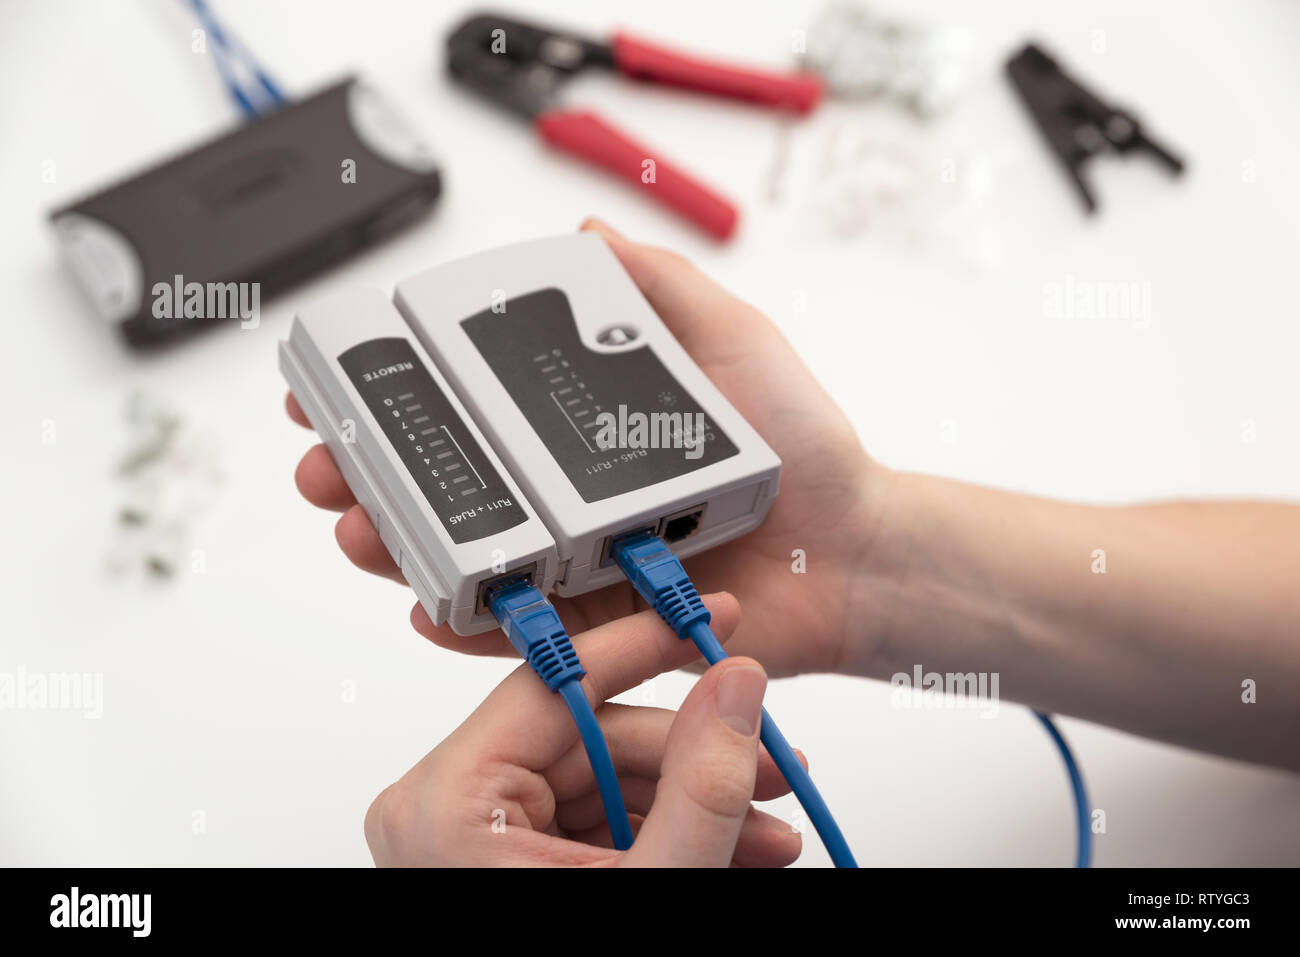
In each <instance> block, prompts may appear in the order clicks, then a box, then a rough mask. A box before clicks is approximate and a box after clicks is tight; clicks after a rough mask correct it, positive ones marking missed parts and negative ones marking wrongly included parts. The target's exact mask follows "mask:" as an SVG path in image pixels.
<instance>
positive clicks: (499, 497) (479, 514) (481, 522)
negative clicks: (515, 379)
mask: <svg viewBox="0 0 1300 957" xmlns="http://www.w3.org/2000/svg"><path fill="white" fill-rule="evenodd" d="M339 365H341V366H342V367H343V371H344V372H346V373H347V374H348V378H349V379H351V380H352V384H353V385H354V386H356V387H357V391H358V392H360V393H361V397H362V398H363V399H365V401H366V406H367V408H369V409H370V412H371V414H372V415H374V417H375V419H376V421H378V422H379V425H380V428H382V429H383V432H384V435H385V436H387V438H388V441H389V442H390V443H391V444H392V446H393V448H394V449H395V450H396V451H397V454H398V456H399V457H400V458H401V460H402V464H404V465H405V466H406V469H407V471H408V472H410V473H411V477H412V478H413V479H415V483H416V484H417V485H418V486H419V487H420V491H421V492H423V493H424V497H425V499H426V500H427V501H428V502H429V505H430V506H431V507H432V508H433V511H434V512H435V513H436V514H437V516H438V518H439V519H441V520H442V524H443V527H444V528H445V529H446V530H447V534H449V535H450V536H451V540H452V541H453V542H455V543H456V544H458V545H460V544H463V543H465V542H472V541H476V540H477V539H480V538H486V537H487V536H489V535H495V534H496V533H497V532H503V531H505V530H506V529H507V528H514V527H515V526H516V525H518V524H520V523H521V522H525V521H527V520H528V515H527V513H526V512H525V511H524V510H523V507H522V506H521V505H520V504H519V503H518V502H517V501H515V497H514V495H512V494H511V492H510V490H509V489H508V488H507V487H506V485H505V483H504V482H502V481H501V476H500V475H499V474H498V473H497V470H496V469H495V468H493V467H492V463H490V462H489V461H488V460H487V456H485V455H484V454H483V449H482V448H481V447H480V446H479V444H478V442H477V441H476V440H475V438H474V436H473V435H471V434H470V431H469V429H467V428H466V427H465V423H464V421H463V420H462V419H461V417H460V416H459V415H458V414H457V413H456V410H455V409H453V408H452V406H451V403H450V402H448V401H447V397H446V395H444V394H443V392H442V390H441V389H440V388H439V387H438V384H437V383H436V382H434V381H433V378H432V377H431V376H430V375H429V371H428V369H426V368H425V365H424V363H423V362H422V361H421V360H420V357H419V356H417V355H416V354H415V350H414V349H412V348H411V344H410V342H408V341H407V340H405V339H402V338H400V337H393V338H386V339H371V340H369V341H367V342H363V343H361V344H360V345H355V346H353V347H352V348H351V349H349V350H348V351H347V352H345V353H343V354H342V355H341V356H339Z"/></svg>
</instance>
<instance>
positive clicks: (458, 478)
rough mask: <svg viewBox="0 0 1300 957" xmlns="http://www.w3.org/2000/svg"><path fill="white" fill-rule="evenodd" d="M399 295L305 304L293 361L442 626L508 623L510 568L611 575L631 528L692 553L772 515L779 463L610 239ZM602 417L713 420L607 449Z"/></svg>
mask: <svg viewBox="0 0 1300 957" xmlns="http://www.w3.org/2000/svg"><path fill="white" fill-rule="evenodd" d="M395 299H396V306H394V303H393V302H390V301H389V300H388V299H387V298H386V297H385V296H384V295H383V294H382V293H381V292H378V291H377V290H365V291H359V292H355V293H349V294H346V295H343V296H338V297H335V298H333V299H330V300H326V301H323V302H317V303H314V304H312V305H309V306H308V307H306V308H305V309H303V310H301V311H300V312H299V313H298V315H297V316H296V317H295V319H294V322H293V326H292V328H291V330H290V334H289V339H288V341H287V342H283V343H281V345H280V367H281V371H282V372H283V374H284V376H285V378H286V379H287V380H288V382H289V386H290V388H291V389H292V390H293V393H294V395H295V396H296V397H297V398H298V401H299V403H300V404H301V405H302V407H303V410H304V411H305V412H306V413H307V417H308V418H309V419H310V421H311V423H312V426H313V427H314V428H315V429H316V431H317V432H318V433H319V434H320V435H321V437H322V439H323V441H324V442H325V444H326V446H327V447H328V448H329V450H330V452H331V454H332V455H333V456H334V460H335V461H336V462H337V463H338V465H339V468H340V471H342V473H343V476H344V479H345V480H346V481H347V483H348V485H349V487H350V488H351V489H352V491H353V493H354V494H355V495H356V497H357V500H358V501H359V502H360V503H361V504H362V506H363V507H364V508H365V510H366V513H367V514H368V515H369V516H370V519H371V521H372V522H373V523H374V524H375V527H376V528H377V529H378V530H379V534H380V537H381V538H382V539H383V541H384V544H385V545H386V546H387V547H388V550H389V552H390V553H391V554H392V555H393V558H394V560H395V561H396V562H397V564H398V566H399V567H400V568H401V569H402V573H403V575H404V576H405V577H406V579H407V581H408V582H409V583H410V584H411V587H412V588H413V589H414V590H415V592H416V595H417V596H418V597H419V599H420V602H421V604H422V605H423V606H424V608H425V611H427V612H428V613H429V617H430V618H431V619H432V620H433V621H434V622H435V623H437V624H441V623H443V622H444V621H450V623H451V626H452V628H453V629H454V630H455V631H456V632H457V633H458V634H462V635H471V634H476V633H478V632H482V631H486V630H488V629H490V628H493V627H496V622H495V621H494V620H493V618H492V615H491V613H490V611H489V610H488V609H487V608H486V606H485V605H484V602H483V594H484V591H485V589H486V587H487V586H488V585H489V584H491V583H493V582H495V581H498V580H501V579H502V578H510V577H520V578H525V579H527V580H529V581H531V582H532V583H533V584H535V585H536V586H537V587H538V588H540V589H542V591H543V592H544V593H545V592H549V591H550V590H551V589H552V588H554V589H555V590H556V591H557V592H558V593H559V594H561V595H578V594H582V593H584V592H587V591H591V590H593V589H595V588H600V587H603V586H605V585H609V584H613V583H614V582H616V581H619V580H620V579H621V577H622V575H621V572H620V571H619V569H618V566H617V565H616V564H615V563H614V561H613V559H612V557H611V554H610V545H611V543H612V542H613V541H614V540H615V539H617V538H618V537H619V536H621V535H624V534H627V533H629V532H633V531H637V530H640V529H647V530H650V531H653V532H655V533H657V534H659V535H660V536H662V537H663V538H664V540H665V541H666V542H668V544H669V546H670V547H671V548H672V549H673V551H674V552H676V553H677V554H678V555H679V556H682V557H686V556H689V555H692V554H695V553H697V552H701V551H704V550H706V549H708V548H711V547H713V546H714V545H717V544H720V543H722V542H725V541H729V540H731V539H733V538H736V537H738V536H740V535H743V534H744V533H745V532H747V531H749V530H751V529H753V528H754V527H756V526H757V525H758V524H759V523H760V522H762V520H763V518H764V517H765V516H766V514H767V511H768V509H769V508H770V507H771V504H772V500H773V499H774V498H775V496H776V492H777V484H778V480H779V475H780V469H781V462H780V459H778V458H777V456H776V454H775V453H774V452H772V450H771V449H770V448H769V447H768V445H767V443H765V442H764V441H763V440H762V439H761V438H760V437H759V435H758V433H756V432H755V431H754V430H753V429H752V428H751V427H750V426H749V424H748V423H747V422H746V421H745V420H744V419H743V418H742V417H741V416H740V414H739V413H738V412H736V411H735V409H733V408H732V407H731V404H730V403H729V402H727V400H726V399H725V398H723V396H722V394H721V393H720V392H718V390H717V389H716V388H715V387H714V386H713V384H712V383H711V382H710V381H709V380H708V378H707V377H705V375H704V374H703V372H701V371H700V369H699V368H698V367H697V366H696V365H695V363H694V362H693V361H692V360H691V358H690V357H689V356H688V355H687V354H686V352H685V351H684V350H683V349H682V348H681V346H680V345H679V344H678V343H677V340H676V339H674V338H673V336H672V334H671V333H670V332H669V331H668V329H667V328H666V327H665V326H664V324H663V323H662V321H661V320H660V319H659V317H658V316H657V315H656V314H655V312H654V310H653V309H652V308H651V307H650V305H649V304H648V303H647V302H646V301H645V298H644V297H643V296H642V295H641V293H640V291H639V290H638V289H637V288H636V286H635V285H634V284H633V282H632V280H631V279H630V278H629V277H628V275H627V273H626V272H625V271H624V270H623V267H622V265H621V264H620V263H619V262H618V260H617V259H616V258H615V257H614V255H613V253H612V252H610V250H609V248H608V247H607V246H606V245H605V243H604V241H603V240H602V239H601V238H600V237H599V236H597V235H595V234H592V233H578V234H576V235H569V236H562V237H556V238H549V239H541V240H535V241H531V242H526V243H520V244H518V245H514V246H508V247H505V248H502V249H498V250H493V251H491V252H487V253H481V254H479V255H476V256H472V257H469V258H467V259H462V260H458V261H456V262H452V263H449V264H447V265H444V266H439V267H437V268H435V269H431V270H428V271H426V272H423V273H420V274H419V275H417V276H414V277H412V278H410V279H407V280H405V281H404V282H401V283H399V284H398V286H397V294H396V297H395ZM601 413H609V414H611V415H613V416H615V417H618V416H619V415H620V414H622V415H624V416H625V417H629V418H630V417H632V416H634V415H637V414H640V415H642V416H645V417H646V418H647V419H649V418H650V417H651V416H653V415H656V414H658V415H660V416H662V418H661V419H660V420H658V421H660V422H662V423H669V424H671V423H674V422H676V423H681V422H685V421H687V417H690V421H692V422H697V423H702V424H703V430H702V435H701V434H693V435H690V436H686V435H681V434H680V433H672V431H671V428H670V429H669V431H667V432H665V431H663V430H662V429H661V430H660V431H659V432H658V433H657V434H658V435H659V438H660V439H664V440H666V439H671V438H672V437H673V435H677V436H678V438H679V439H681V440H682V441H680V442H679V443H677V444H675V445H674V444H673V443H671V442H666V441H665V442H661V443H660V444H659V445H658V447H641V446H640V445H638V444H637V443H635V442H633V443H631V444H618V445H615V446H614V447H606V446H605V445H602V443H601V442H599V441H598V438H597V437H598V433H599V428H598V425H597V423H598V421H599V418H598V417H599V416H600V415H601ZM674 415H675V416H676V418H675V419H674V418H673V416H674ZM688 440H689V441H688Z"/></svg>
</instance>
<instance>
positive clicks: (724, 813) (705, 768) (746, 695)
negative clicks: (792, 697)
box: [624, 658, 767, 867]
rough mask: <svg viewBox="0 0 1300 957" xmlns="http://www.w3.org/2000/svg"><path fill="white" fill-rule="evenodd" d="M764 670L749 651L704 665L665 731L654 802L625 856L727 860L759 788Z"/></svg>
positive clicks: (647, 861)
mask: <svg viewBox="0 0 1300 957" xmlns="http://www.w3.org/2000/svg"><path fill="white" fill-rule="evenodd" d="M766 689H767V675H766V673H764V671H763V668H762V666H761V665H759V663H758V662H757V661H754V660H753V659H752V658H729V659H727V660H726V661H722V662H719V663H718V664H716V665H714V666H713V667H712V668H710V669H709V670H708V671H707V672H705V674H704V677H703V678H701V679H700V680H699V682H698V683H697V684H696V685H695V687H694V688H693V689H692V690H691V693H690V694H689V695H687V697H686V701H685V702H683V704H682V707H681V710H680V711H678V712H677V717H676V718H675V719H674V720H673V725H672V728H671V729H670V730H669V732H668V742H667V746H666V748H665V751H664V760H663V767H662V769H661V773H660V776H659V787H658V789H657V791H656V792H655V799H654V805H653V806H652V807H651V809H650V813H649V815H647V817H646V819H645V823H644V824H642V825H641V830H640V833H639V834H638V835H637V839H636V843H635V844H633V845H632V848H631V850H629V851H628V853H627V856H626V857H625V858H624V863H625V864H627V865H629V866H633V867H726V866H728V865H729V864H730V863H731V857H732V854H733V853H734V852H735V849H736V841H737V839H738V838H739V837H740V829H741V826H742V825H743V824H744V823H745V817H746V815H747V814H748V813H749V802H750V800H752V798H753V796H754V775H755V773H756V769H757V766H758V731H759V722H760V720H761V715H762V707H763V692H764V691H765V690H766Z"/></svg>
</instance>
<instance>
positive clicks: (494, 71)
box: [447, 14, 822, 239]
mask: <svg viewBox="0 0 1300 957" xmlns="http://www.w3.org/2000/svg"><path fill="white" fill-rule="evenodd" d="M447 66H448V69H449V71H450V72H451V75H452V77H453V78H455V79H456V80H457V81H458V82H460V83H463V84H464V85H465V86H468V87H470V88H471V89H473V90H475V91H476V92H478V93H480V94H481V95H483V96H485V97H487V98H488V99H490V100H494V101H496V102H497V103H499V104H501V105H502V106H505V107H506V108H507V109H509V110H511V111H513V112H515V113H518V114H521V115H523V116H524V117H525V118H526V119H528V120H529V121H530V122H531V123H532V124H533V125H534V126H535V127H536V128H537V131H538V133H539V134H540V135H541V137H542V138H543V139H544V140H546V141H547V142H548V143H550V144H551V145H552V146H555V147H557V148H559V149H562V150H564V151H566V152H568V153H571V154H573V155H575V156H577V157H579V158H581V159H584V160H587V161H588V162H590V163H593V164H595V165H597V166H601V167H603V168H605V169H606V170H609V171H610V172H612V173H614V174H616V175H618V176H620V177H622V178H623V179H625V180H628V181H629V182H631V183H633V184H636V185H638V186H642V187H645V188H647V189H649V192H650V195H651V196H653V197H654V198H655V199H657V200H658V201H659V202H661V203H663V204H664V205H666V206H668V207H670V208H672V209H673V210H675V211H676V212H677V213H679V214H680V215H682V216H684V217H685V218H686V219H688V220H690V221H691V222H693V223H695V224H696V225H697V226H699V227H701V228H702V229H704V230H706V231H707V232H709V233H711V234H712V235H713V236H715V237H717V238H719V239H726V238H727V237H728V236H730V235H731V233H732V232H733V231H734V229H735V227H736V218H737V213H736V208H735V207H734V206H733V205H732V204H731V203H730V202H728V201H727V200H726V199H724V198H723V197H722V196H720V195H719V194H717V193H715V192H714V191H713V190H711V189H710V188H709V187H707V186H705V185H704V184H702V183H700V182H699V181H698V180H696V179H694V178H693V177H692V176H690V175H689V174H687V173H686V172H684V171H683V170H681V169H680V168H678V167H677V166H675V165H673V164H672V163H669V162H668V161H666V160H664V159H662V158H661V157H659V156H657V155H656V153H655V152H654V151H652V150H650V149H649V148H647V147H645V146H642V145H640V144H639V143H637V142H636V141H634V140H632V139H631V138H629V137H628V136H627V135H626V134H624V133H622V132H620V131H619V130H618V129H617V128H616V127H614V126H613V125H612V124H610V123H608V122H606V121H605V120H603V119H601V118H600V117H599V116H597V115H596V114H595V113H593V112H591V111H589V110H584V109H577V108H571V107H566V106H563V105H562V104H561V103H560V99H559V88H560V87H561V85H562V84H563V82H564V81H565V80H566V79H567V78H568V77H569V76H571V75H573V74H576V73H578V72H579V71H581V70H583V69H586V68H587V67H602V68H604V69H608V70H617V71H619V72H620V73H623V74H624V75H626V76H630V77H634V78H636V79H640V80H648V81H652V82H656V83H662V84H664V85H667V86H676V87H681V88H684V89H689V90H697V91H700V92H704V93H712V94H715V95H717V96H724V97H729V98H731V99H737V100H745V101H748V102H751V103H757V104H760V105H763V106H769V107H774V108H779V109H785V110H793V111H795V112H799V113H807V112H808V111H810V110H811V109H812V108H813V107H814V106H816V105H817V102H818V100H819V99H820V98H821V95H822V82H821V80H819V79H818V78H817V77H815V76H813V75H812V74H809V73H797V72H790V73H773V72H766V71H761V70H754V69H748V68H740V67H735V66H728V65H724V64H720V63H715V62H710V61H707V60H701V59H696V58H694V57H690V56H685V55H682V54H679V53H675V52H673V51H670V50H667V49H665V48H663V47H660V46H657V45H655V44H652V43H647V42H646V41H644V40H640V39H637V38H636V37H633V36H629V35H628V34H626V33H615V34H614V35H613V36H612V37H611V38H610V40H609V42H608V43H602V42H599V41H595V40H590V39H587V38H585V37H582V36H579V35H577V34H574V33H569V32H567V31H562V30H554V29H550V28H548V27H544V26H538V25H534V24H529V23H524V22H521V21H519V20H514V19H510V18H507V17H501V16H496V15H491V14H482V15H478V16H474V17H471V18H470V19H469V20H466V21H465V22H464V23H463V24H461V26H459V27H458V28H457V29H455V30H454V31H452V33H451V34H450V35H449V36H448V38H447ZM648 160H653V175H652V176H651V175H650V174H649V173H648V172H647V170H648V169H650V167H649V166H648V164H647V161H648Z"/></svg>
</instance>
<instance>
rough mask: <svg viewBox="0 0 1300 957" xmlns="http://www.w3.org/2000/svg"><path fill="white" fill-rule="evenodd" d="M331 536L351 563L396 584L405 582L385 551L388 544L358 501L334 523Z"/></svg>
mask: <svg viewBox="0 0 1300 957" xmlns="http://www.w3.org/2000/svg"><path fill="white" fill-rule="evenodd" d="M334 537H335V539H337V540H338V543H339V548H341V549H343V554H344V555H346V556H347V557H348V560H349V561H351V562H352V564H354V565H356V566H357V567H358V568H360V569H361V570H362V571H367V572H370V574H372V575H381V576H382V577H384V578H389V579H392V580H393V581H395V582H398V583H399V584H403V585H404V584H406V579H405V578H403V577H402V572H401V570H400V569H399V568H398V567H397V563H396V562H395V561H393V556H392V555H390V554H389V553H388V547H387V546H386V545H384V543H383V541H382V540H381V539H380V538H379V533H378V532H377V531H375V526H374V525H372V524H370V517H369V516H368V515H366V510H365V509H363V508H362V507H361V506H360V505H353V506H352V507H351V508H349V509H348V510H347V511H346V512H344V513H343V517H342V518H340V519H339V520H338V523H337V524H336V525H335V526H334Z"/></svg>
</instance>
